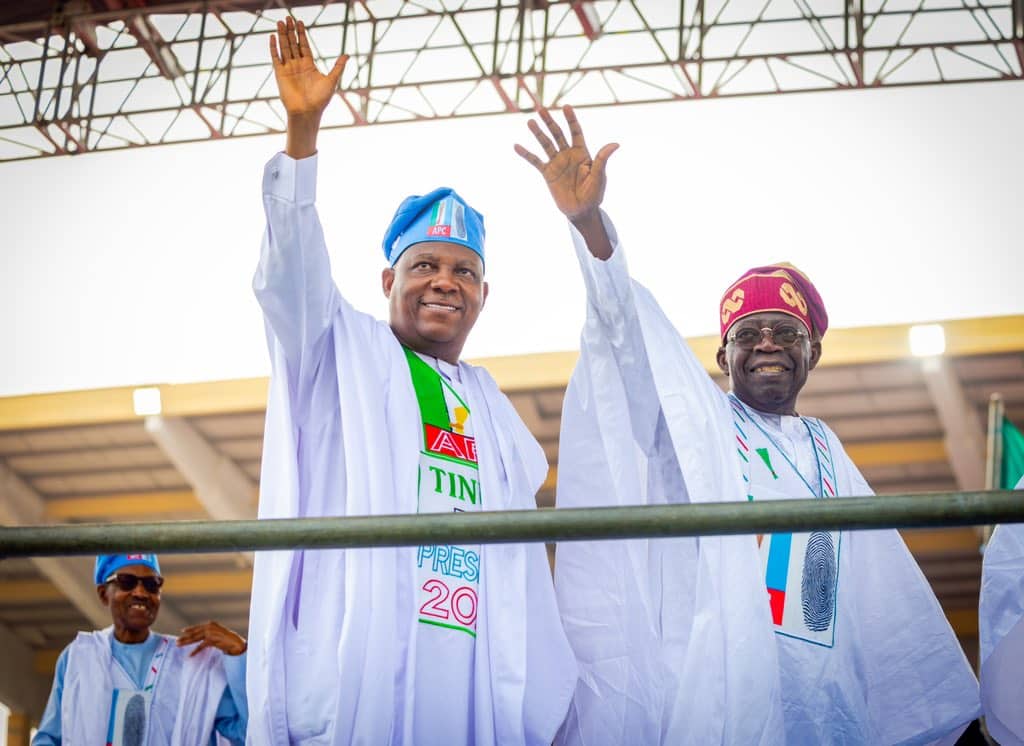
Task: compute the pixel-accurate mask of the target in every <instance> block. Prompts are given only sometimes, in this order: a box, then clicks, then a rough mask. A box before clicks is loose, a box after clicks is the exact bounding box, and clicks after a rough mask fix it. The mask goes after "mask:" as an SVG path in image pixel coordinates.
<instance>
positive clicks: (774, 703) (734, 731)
mask: <svg viewBox="0 0 1024 746" xmlns="http://www.w3.org/2000/svg"><path fill="white" fill-rule="evenodd" d="M604 220H605V227H606V228H607V230H608V232H609V236H610V237H611V239H612V243H613V246H614V247H615V249H614V254H613V256H612V257H611V258H610V259H609V260H608V261H606V262H602V261H600V260H597V259H594V258H593V257H592V256H591V255H590V253H589V251H588V250H587V248H586V245H585V242H584V240H583V238H582V236H580V235H579V233H578V232H576V231H575V230H572V233H573V240H574V242H575V245H576V250H577V254H578V256H579V260H580V263H581V266H582V268H583V275H584V278H585V282H586V286H587V295H588V306H587V320H586V324H585V326H584V330H583V334H582V343H581V354H580V359H579V363H578V364H577V367H576V370H575V371H574V373H573V377H572V380H571V381H570V384H569V388H568V390H567V392H566V396H565V403H564V408H563V418H562V432H561V440H560V443H561V445H560V455H559V472H558V493H557V494H558V498H557V500H558V506H559V507H560V508H562V507H566V508H568V507H580V506H585V505H595V504H609V505H629V504H662V503H676V502H693V503H703V502H720V501H737V502H739V501H745V500H746V499H747V494H748V490H747V488H746V487H745V484H744V482H743V479H742V473H741V470H740V468H739V467H738V461H737V456H736V447H737V446H736V440H735V433H734V423H733V416H732V413H731V411H730V404H729V397H727V396H726V395H725V394H723V393H722V391H721V390H720V389H719V388H718V387H717V386H716V385H715V383H714V382H713V381H712V379H711V378H710V377H709V376H708V375H707V373H706V372H705V371H704V369H703V367H702V366H701V365H700V364H699V362H698V361H697V360H696V358H695V357H694V355H693V353H692V352H691V351H690V349H689V347H688V345H687V344H686V343H685V341H684V340H683V339H682V338H681V337H680V336H679V334H678V332H676V330H675V329H674V328H673V326H672V325H671V324H670V323H669V321H668V320H667V319H666V318H665V316H664V315H663V314H662V312H661V310H660V308H659V307H658V305H657V303H656V302H655V301H654V299H653V297H652V296H651V295H650V293H649V292H648V291H647V290H646V289H644V288H643V287H642V286H640V285H639V284H637V283H635V282H632V281H631V280H630V279H629V274H628V270H627V267H626V261H625V257H624V255H623V251H622V248H621V246H619V245H618V239H617V237H616V236H615V232H614V228H613V227H612V225H611V223H610V221H609V220H608V219H607V218H606V217H605V218H604ZM822 429H823V431H824V433H825V435H826V437H827V438H828V441H829V445H830V447H831V450H832V452H833V453H834V454H835V467H836V468H835V471H836V474H835V476H836V480H837V485H836V487H837V494H838V495H856V494H865V493H868V491H869V490H868V487H867V485H866V483H865V482H864V480H863V478H862V477H861V476H860V474H859V473H858V472H857V469H856V467H855V466H854V465H853V463H852V462H850V460H849V458H848V457H847V456H846V454H845V452H843V450H842V446H841V444H840V443H839V441H838V440H837V439H836V438H835V435H834V434H833V433H831V431H828V430H827V428H822ZM764 486H765V485H760V486H759V485H757V484H754V485H753V488H752V489H751V492H752V494H754V495H755V497H756V496H757V495H758V494H759V492H760V491H761V488H763V487H764ZM841 541H842V553H841V556H840V560H839V571H838V572H839V575H838V583H839V591H838V595H837V598H838V602H837V603H838V605H837V608H836V611H835V619H836V621H835V641H834V644H833V645H831V646H830V647H824V646H821V645H815V644H811V643H808V642H805V641H803V640H794V639H790V638H787V637H784V636H782V635H777V634H775V633H774V632H773V627H772V620H771V616H770V613H769V602H768V594H767V592H766V587H765V569H764V566H763V565H762V564H761V561H760V559H759V556H758V547H757V543H756V541H755V538H754V537H752V536H727V537H703V538H700V539H674V540H664V539H659V540H633V541H620V542H601V543H596V542H595V543H563V544H560V545H559V547H558V552H557V555H556V568H555V584H556V590H557V593H558V599H559V607H560V609H561V611H562V615H563V622H564V624H565V628H566V633H567V634H568V635H569V640H570V642H571V643H572V645H573V648H574V650H575V652H576V654H577V658H578V660H579V663H580V682H579V684H578V686H577V691H576V695H575V698H574V701H573V705H572V706H571V708H570V713H569V717H568V719H567V722H566V725H565V727H564V728H563V730H562V732H561V742H562V743H566V744H587V746H596V745H597V744H612V743H647V744H654V743H661V744H756V743H761V744H782V743H787V744H804V743H806V744H826V743H833V744H840V743H844V744H845V743H850V744H853V743H872V744H895V743H927V742H931V741H937V740H940V739H942V740H943V741H946V740H947V739H948V742H950V743H951V742H953V741H955V739H956V737H957V736H958V735H959V733H960V732H962V730H963V728H964V727H966V725H967V723H969V722H970V721H971V720H972V719H973V718H974V717H976V716H977V714H978V709H979V706H978V690H977V681H976V679H975V678H974V675H973V673H972V672H971V670H970V667H969V665H968V663H967V660H966V658H965V656H964V654H963V651H962V650H961V648H960V645H959V643H958V642H957V640H956V637H955V636H954V635H953V632H952V630H951V629H950V627H949V624H948V622H947V621H946V619H945V617H944V615H943V613H942V610H941V608H940V607H939V604H938V602H937V601H936V599H935V597H934V594H933V593H932V592H931V589H930V588H929V587H928V584H927V581H926V580H925V578H924V576H923V575H922V574H921V571H920V569H919V568H918V567H917V564H916V563H915V562H914V560H913V558H912V556H911V555H910V553H909V552H908V550H907V549H906V547H905V545H904V544H903V542H902V540H901V538H900V537H899V534H898V533H897V532H896V531H894V530H892V531H870V532H844V533H843V534H842V537H841Z"/></svg>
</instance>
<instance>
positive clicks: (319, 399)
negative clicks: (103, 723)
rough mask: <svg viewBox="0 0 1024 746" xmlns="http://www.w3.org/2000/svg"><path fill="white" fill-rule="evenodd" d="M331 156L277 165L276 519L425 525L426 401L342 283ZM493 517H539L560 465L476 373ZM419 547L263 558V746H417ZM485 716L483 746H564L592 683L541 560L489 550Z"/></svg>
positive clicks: (259, 698)
mask: <svg viewBox="0 0 1024 746" xmlns="http://www.w3.org/2000/svg"><path fill="white" fill-rule="evenodd" d="M315 183H316V157H315V156H314V157H311V158H307V159H304V160H301V161H294V160H292V159H291V158H289V157H288V156H286V155H284V154H278V155H277V156H275V157H274V158H273V159H272V160H271V161H270V163H269V164H268V165H267V168H266V170H265V172H264V181H263V194H264V197H263V202H264V209H265V211H266V215H267V230H266V233H265V236H264V241H263V246H262V251H261V258H260V264H259V268H258V269H257V272H256V277H255V279H254V282H253V287H254V290H255V292H256V296H257V299H258V300H259V302H260V305H261V306H262V308H263V312H264V316H265V320H266V328H267V340H268V344H269V347H270V352H271V360H272V375H271V388H270V397H269V402H268V406H267V423H266V434H265V440H264V448H263V464H262V476H261V497H260V509H259V516H260V518H285V517H298V516H303V517H306V516H328V515H369V514H375V515H384V514H397V513H413V512H415V510H416V494H417V492H416V476H417V464H418V460H417V459H418V453H419V447H420V445H419V442H418V438H419V435H418V434H419V432H420V430H421V429H422V422H421V420H420V415H419V410H418V406H417V400H416V397H415V394H414V391H413V387H412V383H411V380H410V373H409V367H408V363H407V361H406V358H405V355H404V352H403V348H402V347H401V346H400V344H399V343H398V340H397V339H396V338H395V336H394V334H393V333H392V332H391V329H390V328H389V327H388V325H387V324H386V323H384V322H381V321H377V320H375V319H373V318H372V317H370V316H368V315H366V314H363V313H360V312H358V311H356V310H355V309H353V308H352V307H351V306H350V305H349V304H348V303H347V302H346V301H345V300H344V298H342V297H341V295H340V294H339V292H338V290H337V287H336V286H335V284H334V282H333V281H332V279H331V272H330V264H329V260H328V255H327V250H326V247H325V245H324V238H323V233H322V230H321V227H320V223H319V220H318V218H317V215H316V209H315V206H314V200H315ZM460 377H461V379H462V381H463V383H464V384H465V388H466V392H467V394H468V398H469V402H468V404H469V407H470V409H471V411H472V412H473V416H474V419H475V421H476V423H477V424H476V443H477V451H478V453H479V459H480V464H479V467H480V482H481V489H482V491H483V494H485V495H487V496H488V507H489V509H528V508H534V507H536V502H535V494H536V491H537V488H538V487H539V486H540V484H541V483H542V481H543V479H544V476H545V473H546V469H547V464H546V460H545V458H544V454H543V451H542V449H541V448H540V446H539V444H538V443H537V442H536V440H535V439H534V438H533V436H532V435H531V434H530V432H529V431H528V430H527V428H526V426H525V425H524V424H523V423H522V421H521V420H520V419H519V417H518V415H517V414H516V413H515V410H514V409H513V407H512V405H511V404H510V402H509V401H508V399H507V398H506V397H505V396H504V395H503V394H502V393H501V392H500V391H499V389H498V387H497V385H496V384H495V382H494V380H493V379H492V378H491V377H490V376H489V375H488V374H487V373H486V371H484V370H482V369H481V368H477V367H474V366H471V365H467V364H465V363H460ZM415 563H416V548H415V547H402V548H379V549H359V550H352V551H350V552H346V551H343V550H321V551H310V552H274V553H261V554H258V555H257V558H256V565H255V570H254V576H253V594H252V606H251V615H250V639H249V665H248V679H247V691H248V698H249V710H250V719H249V728H248V741H247V742H248V743H250V744H253V745H254V746H264V745H265V744H286V743H298V744H318V745H319V744H331V745H340V744H354V743H365V744H373V745H374V746H377V745H379V744H388V743H392V744H413V743H429V742H430V734H424V733H417V732H416V729H415V723H414V722H413V717H412V713H413V712H414V704H415V696H416V692H415V691H414V687H413V683H414V682H415V680H416V676H415V661H416V651H415V649H414V646H415V641H416V639H417V638H416V635H415V634H414V630H413V628H414V625H415V614H416V606H415V595H414V591H415V584H414V583H415ZM480 587H481V599H480V609H479V614H478V618H477V638H476V648H475V658H474V665H475V673H474V680H473V688H474V689H473V700H474V703H475V733H474V741H475V743H477V744H518V743H530V744H533V743H538V744H540V743H544V744H547V743H550V741H551V739H552V737H553V735H554V732H555V731H556V729H557V728H558V726H559V724H560V723H561V722H562V720H563V718H564V715H565V712H566V708H567V707H568V702H569V699H570V698H571V696H572V690H573V687H574V685H575V681H576V676H577V673H576V666H575V661H574V659H573V656H572V651H571V649H570V648H569V646H568V642H567V641H566V638H565V635H564V632H563V631H562V628H561V624H560V622H559V617H558V611H557V607H556V605H555V598H554V591H553V588H552V585H551V580H550V573H549V571H548V566H547V560H546V554H545V551H544V548H543V546H542V545H540V544H532V545H486V546H484V547H483V549H482V557H481V578H480Z"/></svg>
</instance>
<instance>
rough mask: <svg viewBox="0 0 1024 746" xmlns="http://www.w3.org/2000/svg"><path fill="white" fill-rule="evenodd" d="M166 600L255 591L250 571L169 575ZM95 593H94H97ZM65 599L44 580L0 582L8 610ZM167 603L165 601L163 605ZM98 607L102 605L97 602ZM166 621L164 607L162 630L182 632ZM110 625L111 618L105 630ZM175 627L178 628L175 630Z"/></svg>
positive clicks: (107, 620)
mask: <svg viewBox="0 0 1024 746" xmlns="http://www.w3.org/2000/svg"><path fill="white" fill-rule="evenodd" d="M164 587H165V589H166V590H165V593H166V597H167V598H171V599H173V598H174V597H175V595H181V596H214V597H216V596H223V595H224V594H229V593H230V594H238V593H248V592H249V589H250V588H251V587H252V571H251V570H217V571H212V572H211V571H202V572H174V573H168V575H167V582H166V584H165V586H164ZM94 593H95V592H94ZM63 597H64V594H62V593H61V592H60V590H58V589H57V588H56V587H54V586H53V585H52V584H51V583H48V582H47V581H45V580H36V579H25V580H17V579H15V580H0V603H2V604H4V605H9V606H16V605H19V604H20V605H26V606H28V605H32V604H44V603H53V602H54V601H59V600H60V599H62V598H63ZM164 603H166V601H164ZM96 605H97V606H99V602H96ZM170 621H173V622H174V623H175V624H170V622H169V621H168V620H165V619H164V607H163V605H161V608H160V623H161V626H167V627H173V628H180V627H182V626H184V622H182V624H177V622H179V621H181V620H180V619H172V620H170ZM108 624H110V617H109V614H108V615H107V618H106V622H105V623H104V624H103V625H102V626H104V627H105V626H107V625H108ZM175 625H176V626H175Z"/></svg>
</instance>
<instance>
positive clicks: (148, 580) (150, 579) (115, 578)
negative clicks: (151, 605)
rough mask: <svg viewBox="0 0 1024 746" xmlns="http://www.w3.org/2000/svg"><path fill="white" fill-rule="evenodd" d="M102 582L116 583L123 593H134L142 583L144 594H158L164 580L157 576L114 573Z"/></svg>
mask: <svg viewBox="0 0 1024 746" xmlns="http://www.w3.org/2000/svg"><path fill="white" fill-rule="evenodd" d="M103 582H105V583H117V587H118V588H119V589H120V590H122V591H125V592H127V591H134V590H135V587H136V586H137V585H138V584H139V583H142V587H143V588H145V589H146V593H159V592H160V588H161V587H162V586H163V584H164V579H163V578H162V577H160V576H159V575H134V574H132V573H130V572H115V573H114V574H113V575H111V576H110V577H109V578H107V579H106V580H105V581H103Z"/></svg>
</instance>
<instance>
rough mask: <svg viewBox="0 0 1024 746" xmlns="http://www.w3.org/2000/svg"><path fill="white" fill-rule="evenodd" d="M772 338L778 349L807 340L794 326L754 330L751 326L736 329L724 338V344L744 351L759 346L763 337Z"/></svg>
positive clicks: (801, 331)
mask: <svg viewBox="0 0 1024 746" xmlns="http://www.w3.org/2000/svg"><path fill="white" fill-rule="evenodd" d="M766 334H767V335H768V336H770V337H771V338H772V342H774V343H775V344H777V345H778V346H779V347H792V346H793V345H795V344H796V343H797V342H798V341H800V340H801V339H806V338H807V336H808V335H807V332H805V331H803V330H802V329H797V328H796V327H795V326H790V325H789V324H783V325H780V326H775V327H767V326H766V327H764V328H762V329H755V328H754V327H752V326H748V327H744V328H743V329H737V330H736V331H735V332H733V333H732V334H731V335H730V336H728V337H726V338H725V341H726V342H732V343H734V344H735V345H736V346H737V347H740V348H742V349H744V350H752V349H754V348H755V347H757V345H758V344H760V342H761V340H762V339H764V337H765V335H766Z"/></svg>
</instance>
